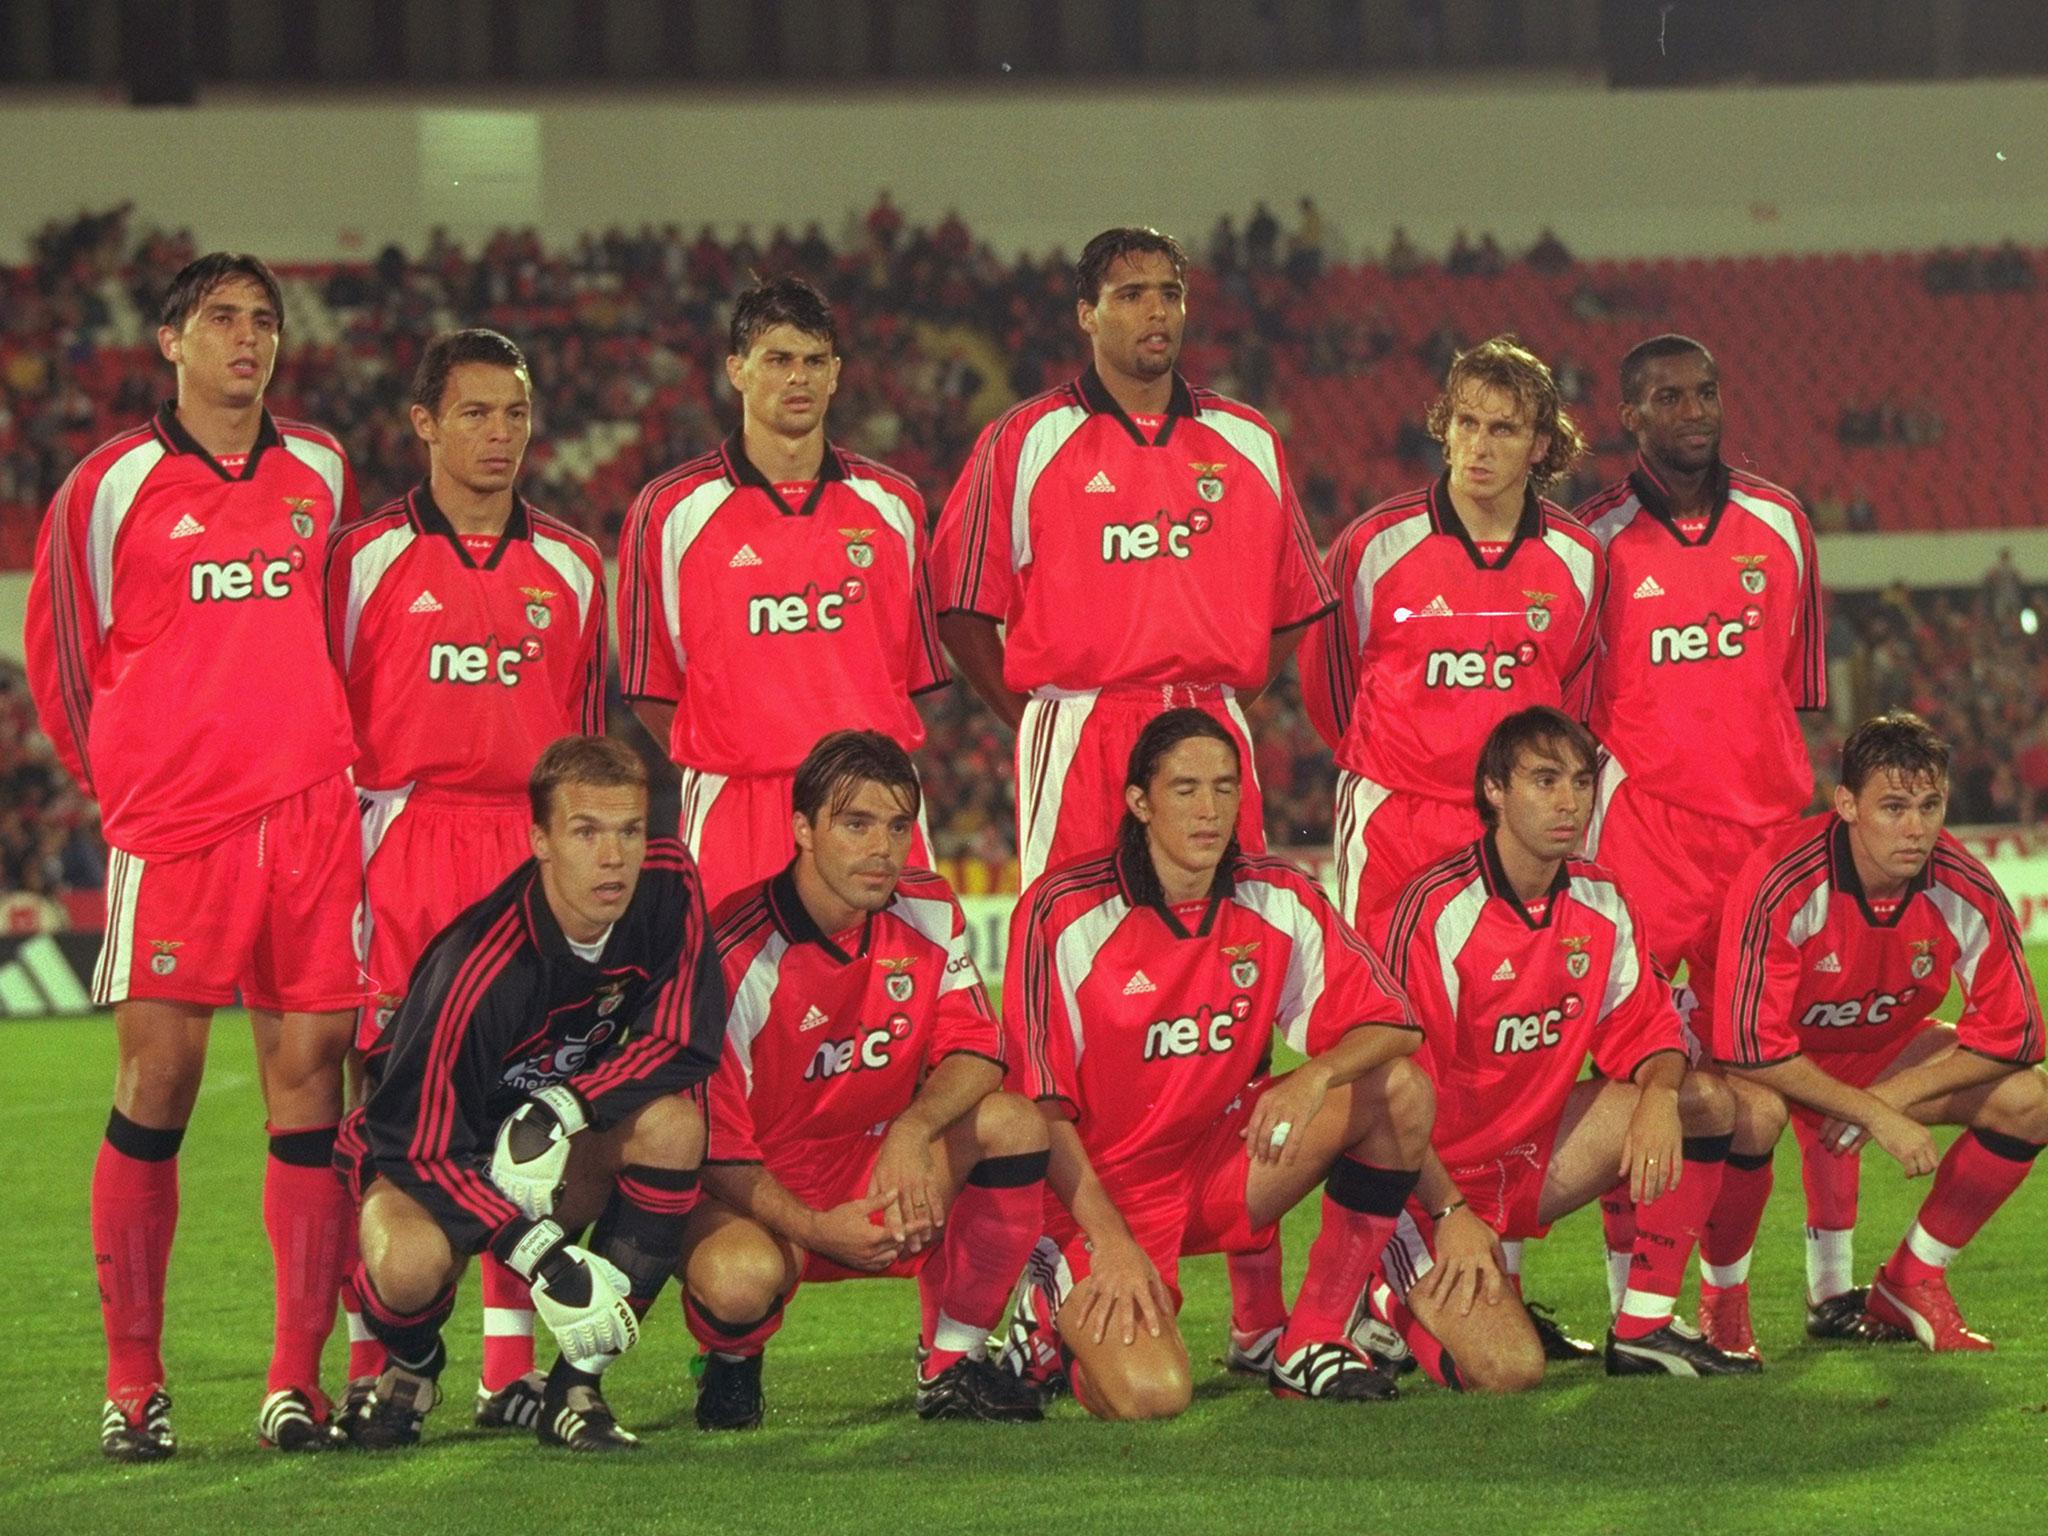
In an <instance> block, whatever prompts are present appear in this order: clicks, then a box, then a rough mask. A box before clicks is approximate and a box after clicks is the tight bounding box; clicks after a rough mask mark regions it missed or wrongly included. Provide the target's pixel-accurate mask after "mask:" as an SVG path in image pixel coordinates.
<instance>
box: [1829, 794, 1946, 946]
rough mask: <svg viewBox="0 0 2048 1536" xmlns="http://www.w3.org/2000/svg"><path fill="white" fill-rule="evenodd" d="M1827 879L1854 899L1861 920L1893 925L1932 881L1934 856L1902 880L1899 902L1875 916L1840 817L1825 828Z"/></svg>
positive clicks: (1888, 926)
mask: <svg viewBox="0 0 2048 1536" xmlns="http://www.w3.org/2000/svg"><path fill="white" fill-rule="evenodd" d="M1828 879H1829V880H1830V881H1832V882H1833V883H1834V887H1835V889H1836V890H1838V891H1841V892H1842V893H1843V894H1844V895H1848V896H1853V897H1855V898H1856V905H1857V906H1858V907H1860V908H1861V909H1862V911H1863V920H1864V921H1865V922H1866V923H1868V924H1870V926H1871V927H1873V928H1896V927H1898V926H1899V920H1900V919H1901V918H1903V917H1904V916H1905V915H1906V907H1907V905H1908V904H1909V903H1910V902H1911V901H1912V900H1913V898H1914V897H1915V896H1918V895H1919V894H1920V893H1921V892H1922V891H1924V890H1926V889H1927V887H1928V886H1930V885H1932V884H1933V883H1934V857H1933V855H1932V854H1930V855H1929V856H1928V859H1927V862H1926V863H1925V864H1923V865H1921V866H1920V873H1919V874H1917V875H1915V876H1914V877H1913V878H1912V879H1910V880H1908V881H1907V882H1906V889H1905V891H1904V892H1903V893H1902V894H1901V895H1900V897H1899V904H1898V905H1897V906H1896V907H1893V908H1892V915H1891V916H1890V917H1879V916H1877V915H1876V914H1875V913H1873V912H1872V911H1871V910H1870V898H1869V897H1868V896H1866V895H1864V893H1863V877H1862V876H1861V875H1859V874H1857V873H1856V855H1855V854H1854V853H1853V852H1852V851H1851V850H1850V848H1849V823H1847V822H1846V821H1844V820H1842V819H1841V817H1839V816H1837V817H1836V818H1835V824H1834V825H1833V826H1832V827H1830V828H1829V829H1828Z"/></svg>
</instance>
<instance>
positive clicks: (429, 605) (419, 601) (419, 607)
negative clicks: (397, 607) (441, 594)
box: [405, 587, 441, 613]
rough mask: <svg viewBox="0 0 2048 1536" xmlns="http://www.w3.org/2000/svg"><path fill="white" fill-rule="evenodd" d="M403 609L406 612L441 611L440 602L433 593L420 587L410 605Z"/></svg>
mask: <svg viewBox="0 0 2048 1536" xmlns="http://www.w3.org/2000/svg"><path fill="white" fill-rule="evenodd" d="M405 611H406V612H407V613H439V612H440V611H441V603H440V600H439V599H438V598H436V597H435V596H434V594H433V593H431V592H429V591H428V590H427V589H426V588H425V587H422V588H420V595H419V596H418V597H416V598H414V599H413V600H412V606H411V607H410V608H408V609H406V610H405Z"/></svg>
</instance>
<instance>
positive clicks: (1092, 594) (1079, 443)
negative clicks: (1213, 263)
mask: <svg viewBox="0 0 2048 1536" xmlns="http://www.w3.org/2000/svg"><path fill="white" fill-rule="evenodd" d="M932 569H933V573H934V584H935V586H936V587H937V588H938V592H939V604H940V607H941V609H942V610H952V609H958V610H962V611H965V612H969V613H978V614H980V615H982V616H983V617H984V618H990V619H997V620H1000V621H1001V622H1002V623H1003V625H1004V626H1005V631H1006V638H1005V647H1006V648H1005V652H1004V660H1003V680H1004V681H1005V682H1006V683H1008V684H1009V686H1010V687H1012V688H1014V689H1016V690H1017V691H1018V692H1019V693H1029V692H1031V691H1032V690H1034V689H1038V688H1046V687H1051V688H1060V689H1069V690H1077V691H1078V690H1085V689H1092V688H1107V687H1110V686H1112V685H1114V684H1119V683H1221V684H1226V685H1228V686H1230V687H1233V688H1238V689H1257V688H1261V687H1264V686H1265V682H1266V663H1267V653H1268V650H1269V647H1270V644H1271V636H1272V634H1273V632H1274V631H1276V630H1283V629H1291V628H1293V627H1295V626H1296V625H1299V624H1306V623H1308V622H1309V621H1310V620H1311V619H1314V618H1316V617H1317V616H1318V615H1320V614H1322V613H1324V612H1325V611H1327V610H1328V608H1329V606H1330V590H1329V584H1328V583H1327V582H1326V581H1325V580H1324V579H1323V573H1322V569H1321V567H1319V566H1318V565H1317V564H1316V551H1315V541H1314V539H1313V538H1312V537H1311V536H1310V534H1309V531H1308V521H1307V519H1306V518H1304V517H1303V515H1302V511H1301V505H1300V503H1299V502H1297V501H1296V500H1295V497H1294V487H1293V485H1292V484H1290V483H1289V481H1288V478H1287V458H1286V454H1285V452H1284V451H1283V450H1282V448H1281V446H1280V438H1279V435H1278V434H1277V433H1276V432H1274V430H1273V428H1272V427H1271V426H1270V425H1269V424H1268V423H1267V421H1266V419H1265V418H1264V417H1263V416H1261V415H1260V414H1259V413H1258V412H1257V411H1255V410H1253V409H1251V407H1249V406H1246V405H1240V404H1238V403H1237V402H1236V401H1235V400H1227V399H1225V398H1224V397H1223V396H1222V395H1218V394H1215V393H1213V392H1211V391H1209V390H1206V389H1190V388H1189V387H1188V385H1187V383H1186V381H1185V380H1183V379H1180V378H1178V377H1176V378H1175V380H1174V386H1173V400H1172V403H1171V404H1170V405H1169V406H1168V407H1167V411H1166V415H1165V417H1164V419H1163V420H1162V421H1161V422H1160V423H1159V425H1158V426H1157V427H1156V428H1154V429H1150V430H1146V429H1141V428H1140V427H1139V426H1138V425H1137V424H1136V423H1135V422H1133V421H1132V420H1131V418H1130V417H1129V416H1127V415H1126V414H1125V413H1124V411H1123V409H1122V407H1120V406H1119V405H1118V404H1117V403H1116V401H1115V400H1114V399H1112V398H1111V396H1110V394H1109V391H1108V390H1107V389H1105V388H1103V385H1102V381H1101V380H1100V379H1099V378H1098V377H1096V374H1095V370H1094V369H1093V368H1090V369H1089V370H1088V372H1086V373H1084V374H1083V375H1082V376H1081V377H1080V378H1079V379H1078V380H1076V381H1075V382H1074V383H1072V384H1067V385H1063V386H1062V387H1060V388H1059V389H1055V390H1052V391H1050V392H1048V393H1046V394H1043V395H1039V396H1038V397H1036V398H1035V399H1032V400H1027V401H1025V402H1024V403H1023V404H1022V405H1020V406H1018V407H1017V408H1016V409H1014V410H1012V411H1011V412H1010V413H1009V414H1008V415H1006V416H1001V417H998V418H997V419H996V420H995V421H994V422H993V423H991V424H990V425H989V427H988V428H987V430H985V431H984V432H983V433H982V434H981V440H980V441H979V442H977V443H976V444H975V447H974V456H973V457H972V458H971V459H970V460H969V461H968V464H967V468H966V469H965V470H964V471H963V472H962V473H961V476H960V480H959V483H958V484H956V485H955V486H954V487H953V494H952V495H951V496H950V497H949V498H947V501H946V510H945V511H944V512H943V513H941V514H940V517H939V527H938V532H937V533H936V534H935V535H934V537H933V542H932Z"/></svg>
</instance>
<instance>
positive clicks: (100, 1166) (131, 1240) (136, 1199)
mask: <svg viewBox="0 0 2048 1536" xmlns="http://www.w3.org/2000/svg"><path fill="white" fill-rule="evenodd" d="M184 1139H185V1132H184V1131H183V1130H182V1129H179V1130H172V1131H161V1130H152V1129H150V1128H149V1127H148V1126H143V1125H137V1124H136V1123H135V1122H134V1121H132V1120H130V1119H129V1118H128V1117H127V1116H126V1115H123V1114H122V1113H121V1112H120V1111H119V1110H115V1111H114V1112H113V1113H112V1114H110V1115H109V1116H108V1117H107V1136H106V1140H105V1141H103V1142H101V1143H100V1155H99V1160H98V1161H97V1162H96V1163H94V1164H93V1170H92V1252H93V1263H94V1267H95V1268H96V1269H97V1271H98V1274H99V1288H100V1321H101V1323H102V1324H103V1325H104V1327H105V1328H106V1334H107V1396H108V1397H110V1398H112V1399H113V1400H114V1401H115V1402H117V1403H120V1404H122V1405H123V1406H124V1407H126V1408H131V1409H133V1408H140V1407H141V1405H142V1403H143V1400H144V1399H146V1398H147V1397H148V1396H149V1394H150V1392H151V1391H152V1390H154V1389H155V1388H157V1387H159V1386H161V1385H162V1384H163V1379H164V1359H163V1337H164V1277H165V1275H166V1274H167V1273H168V1272H169V1270H170V1267H171V1238H172V1235H173V1234H174V1233H175V1232H176V1231H177V1227H178V1146H179V1144H180V1143H181V1142H182V1141H183V1140H184Z"/></svg>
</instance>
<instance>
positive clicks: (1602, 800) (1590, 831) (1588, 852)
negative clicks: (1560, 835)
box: [1583, 753, 1628, 859]
mask: <svg viewBox="0 0 2048 1536" xmlns="http://www.w3.org/2000/svg"><path fill="white" fill-rule="evenodd" d="M1627 777H1628V770H1627V769H1626V768H1624V767H1622V766H1621V764H1620V763H1618V762H1616V761H1615V760H1614V755H1613V754H1612V753H1609V754H1608V756H1607V760H1606V761H1605V762H1603V763H1602V764H1601V765H1600V782H1599V784H1598V785H1596V786H1595V787H1594V790H1593V818H1592V820H1590V821H1588V822H1587V823H1586V842H1585V853H1584V855H1583V857H1585V858H1588V859H1597V858H1599V857H1600V829H1601V828H1602V827H1604V826H1606V825H1607V812H1608V810H1609V809H1610V808H1611V807H1612V806H1613V804H1614V792H1615V791H1616V790H1617V789H1619V788H1621V781H1622V780H1623V779H1625V778H1627Z"/></svg>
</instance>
